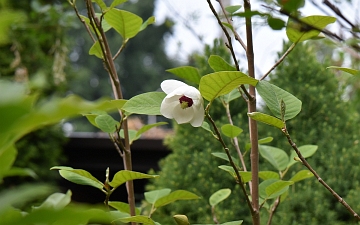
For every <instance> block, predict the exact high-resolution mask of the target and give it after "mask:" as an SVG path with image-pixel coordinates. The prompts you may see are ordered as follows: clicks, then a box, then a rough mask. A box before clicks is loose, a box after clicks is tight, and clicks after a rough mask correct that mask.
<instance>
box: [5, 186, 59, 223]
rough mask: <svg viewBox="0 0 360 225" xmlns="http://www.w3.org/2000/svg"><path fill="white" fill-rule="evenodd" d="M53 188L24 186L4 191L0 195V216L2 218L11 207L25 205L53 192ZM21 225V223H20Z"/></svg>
mask: <svg viewBox="0 0 360 225" xmlns="http://www.w3.org/2000/svg"><path fill="white" fill-rule="evenodd" d="M53 191H54V190H53V188H52V187H50V186H48V185H38V184H36V185H34V184H32V185H30V184H27V185H22V186H19V187H13V188H11V189H8V190H4V191H2V192H1V193H0V202H1V204H0V215H1V216H2V215H3V213H4V212H5V211H7V210H8V209H9V208H10V207H11V206H13V205H18V206H20V205H21V204H25V203H27V202H31V201H34V200H38V199H39V198H42V197H45V196H46V195H48V194H50V193H51V192H53ZM20 224H21V223H20Z"/></svg>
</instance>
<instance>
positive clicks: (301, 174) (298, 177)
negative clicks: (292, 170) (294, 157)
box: [290, 170, 314, 182]
mask: <svg viewBox="0 0 360 225" xmlns="http://www.w3.org/2000/svg"><path fill="white" fill-rule="evenodd" d="M313 176H314V174H312V173H311V172H310V171H309V170H300V171H299V172H297V173H296V174H295V175H294V176H293V177H292V178H291V179H290V181H292V182H299V181H301V180H304V179H307V178H310V177H313Z"/></svg>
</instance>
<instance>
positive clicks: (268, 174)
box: [259, 171, 280, 180]
mask: <svg viewBox="0 0 360 225" xmlns="http://www.w3.org/2000/svg"><path fill="white" fill-rule="evenodd" d="M259 177H260V178H261V179H263V180H268V179H277V180H279V179H280V175H279V173H276V172H274V171H260V172H259Z"/></svg>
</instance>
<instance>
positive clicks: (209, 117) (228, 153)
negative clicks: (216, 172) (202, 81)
mask: <svg viewBox="0 0 360 225" xmlns="http://www.w3.org/2000/svg"><path fill="white" fill-rule="evenodd" d="M208 106H209V105H208ZM205 116H206V118H208V120H209V121H210V123H211V125H212V126H213V128H214V131H215V133H216V135H217V136H218V138H217V140H218V141H219V142H220V143H221V145H222V147H223V149H224V151H225V153H226V155H227V157H228V159H229V162H230V165H231V167H232V168H233V169H234V172H235V175H236V180H237V183H238V184H239V185H240V188H241V190H242V192H243V194H244V196H245V199H246V203H247V205H248V207H249V209H250V211H251V214H253V213H254V209H253V207H252V205H251V201H250V199H249V197H248V195H247V192H246V188H245V185H244V183H243V182H242V178H241V175H240V173H239V171H238V168H237V166H236V165H235V163H234V161H233V160H232V157H231V155H230V151H229V148H228V147H227V146H226V144H225V142H224V140H223V138H222V136H221V133H220V131H219V129H218V127H217V126H216V124H215V121H214V120H213V119H212V118H211V116H210V114H209V112H208V107H206V110H205Z"/></svg>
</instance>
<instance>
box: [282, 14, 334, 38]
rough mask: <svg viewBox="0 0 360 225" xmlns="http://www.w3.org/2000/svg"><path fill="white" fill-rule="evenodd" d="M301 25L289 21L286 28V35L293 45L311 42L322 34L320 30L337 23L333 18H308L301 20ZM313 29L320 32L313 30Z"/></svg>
mask: <svg viewBox="0 0 360 225" xmlns="http://www.w3.org/2000/svg"><path fill="white" fill-rule="evenodd" d="M300 21H301V23H299V22H295V21H293V20H291V19H289V21H288V24H287V26H286V35H287V36H288V38H289V40H290V41H291V42H293V43H298V42H302V41H306V40H309V39H311V38H314V37H316V36H318V35H319V34H320V31H319V30H323V29H324V28H325V27H326V26H327V25H329V24H330V23H334V22H335V21H336V18H335V17H332V16H308V17H304V18H301V19H300ZM312 27H314V28H317V29H319V30H313V29H312Z"/></svg>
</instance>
